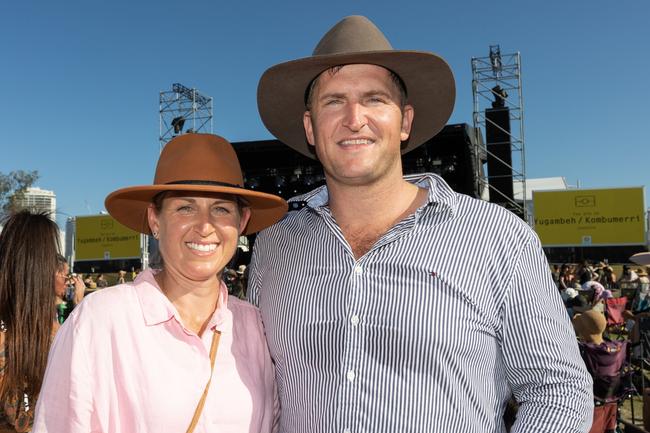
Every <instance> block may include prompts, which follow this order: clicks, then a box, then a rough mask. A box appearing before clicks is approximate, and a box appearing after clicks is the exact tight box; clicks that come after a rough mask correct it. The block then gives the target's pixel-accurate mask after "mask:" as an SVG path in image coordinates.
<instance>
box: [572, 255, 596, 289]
mask: <svg viewBox="0 0 650 433" xmlns="http://www.w3.org/2000/svg"><path fill="white" fill-rule="evenodd" d="M596 276H597V274H596V272H595V271H594V269H593V267H592V266H591V265H590V264H589V260H583V261H582V263H580V265H579V266H578V269H577V270H576V277H577V279H578V282H579V283H580V285H583V284H585V283H587V282H589V281H591V280H593V279H594V277H596Z"/></svg>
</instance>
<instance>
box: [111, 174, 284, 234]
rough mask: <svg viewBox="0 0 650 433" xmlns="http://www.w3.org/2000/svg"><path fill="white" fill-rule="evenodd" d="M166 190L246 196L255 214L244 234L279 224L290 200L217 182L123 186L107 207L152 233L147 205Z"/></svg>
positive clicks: (138, 228) (121, 219)
mask: <svg viewBox="0 0 650 433" xmlns="http://www.w3.org/2000/svg"><path fill="white" fill-rule="evenodd" d="M163 191H187V192H189V193H192V192H198V193H203V192H215V193H222V194H232V195H237V196H240V197H242V198H244V199H245V200H246V201H247V202H248V204H249V206H250V209H251V217H250V219H249V221H248V225H247V226H246V229H245V230H244V233H242V234H245V235H250V234H252V233H256V232H258V231H260V230H262V229H264V228H266V227H268V226H270V225H272V224H274V223H276V222H277V221H279V220H280V218H282V217H283V216H284V214H285V213H286V212H287V202H286V201H284V200H283V199H282V198H281V197H278V196H275V195H272V194H266V193H264V192H259V191H252V190H248V189H244V188H237V187H228V186H214V185H144V186H133V187H129V188H122V189H118V190H117V191H114V192H112V193H111V194H109V195H108V197H106V201H105V206H106V210H107V211H108V213H109V214H111V216H112V217H113V218H115V219H116V220H117V221H118V222H119V223H121V224H123V225H125V226H126V227H128V228H130V229H132V230H135V231H137V232H139V233H144V234H148V235H150V234H151V230H150V229H149V222H148V220H147V208H148V207H149V205H150V204H151V203H152V201H153V198H154V196H155V195H156V194H158V193H160V192H163Z"/></svg>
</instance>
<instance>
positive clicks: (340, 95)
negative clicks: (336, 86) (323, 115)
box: [318, 92, 345, 101]
mask: <svg viewBox="0 0 650 433" xmlns="http://www.w3.org/2000/svg"><path fill="white" fill-rule="evenodd" d="M328 98H336V99H345V94H344V93H337V92H329V93H323V94H322V95H320V97H319V98H318V99H319V100H320V101H322V100H324V99H328Z"/></svg>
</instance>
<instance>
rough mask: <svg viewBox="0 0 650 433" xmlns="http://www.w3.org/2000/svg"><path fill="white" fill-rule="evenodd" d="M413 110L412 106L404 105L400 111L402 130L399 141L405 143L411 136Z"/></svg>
mask: <svg viewBox="0 0 650 433" xmlns="http://www.w3.org/2000/svg"><path fill="white" fill-rule="evenodd" d="M414 116H415V110H414V109H413V106H412V105H408V104H407V105H405V106H404V109H403V110H402V129H401V131H400V140H401V141H406V140H408V138H409V136H410V135H411V126H412V125H413V117H414Z"/></svg>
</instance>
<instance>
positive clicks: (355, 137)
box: [303, 64, 413, 185]
mask: <svg viewBox="0 0 650 433" xmlns="http://www.w3.org/2000/svg"><path fill="white" fill-rule="evenodd" d="M412 121H413V107H411V106H410V105H406V106H405V107H404V109H403V110H401V109H400V94H399V90H398V88H397V85H396V84H395V83H394V82H393V80H392V78H391V76H390V73H389V72H388V70H387V69H385V68H383V67H381V66H376V65H365V64H355V65H346V66H343V67H341V68H340V69H339V70H337V71H334V70H328V71H325V72H323V73H322V74H321V75H320V77H319V78H318V83H317V85H316V87H315V89H314V94H313V97H312V106H311V110H310V111H306V112H305V114H304V116H303V123H304V127H305V133H306V136H307V141H308V142H309V144H311V145H312V146H315V148H316V154H317V155H318V159H319V160H320V161H321V163H322V164H323V168H324V169H325V173H326V174H327V176H328V181H335V182H338V183H340V184H345V185H369V184H372V183H373V182H375V181H377V180H379V179H381V178H382V177H383V176H389V175H391V174H395V173H398V174H399V176H401V173H402V172H401V155H400V146H401V142H402V141H404V140H406V139H407V138H408V136H409V133H410V131H411V123H412Z"/></svg>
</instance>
